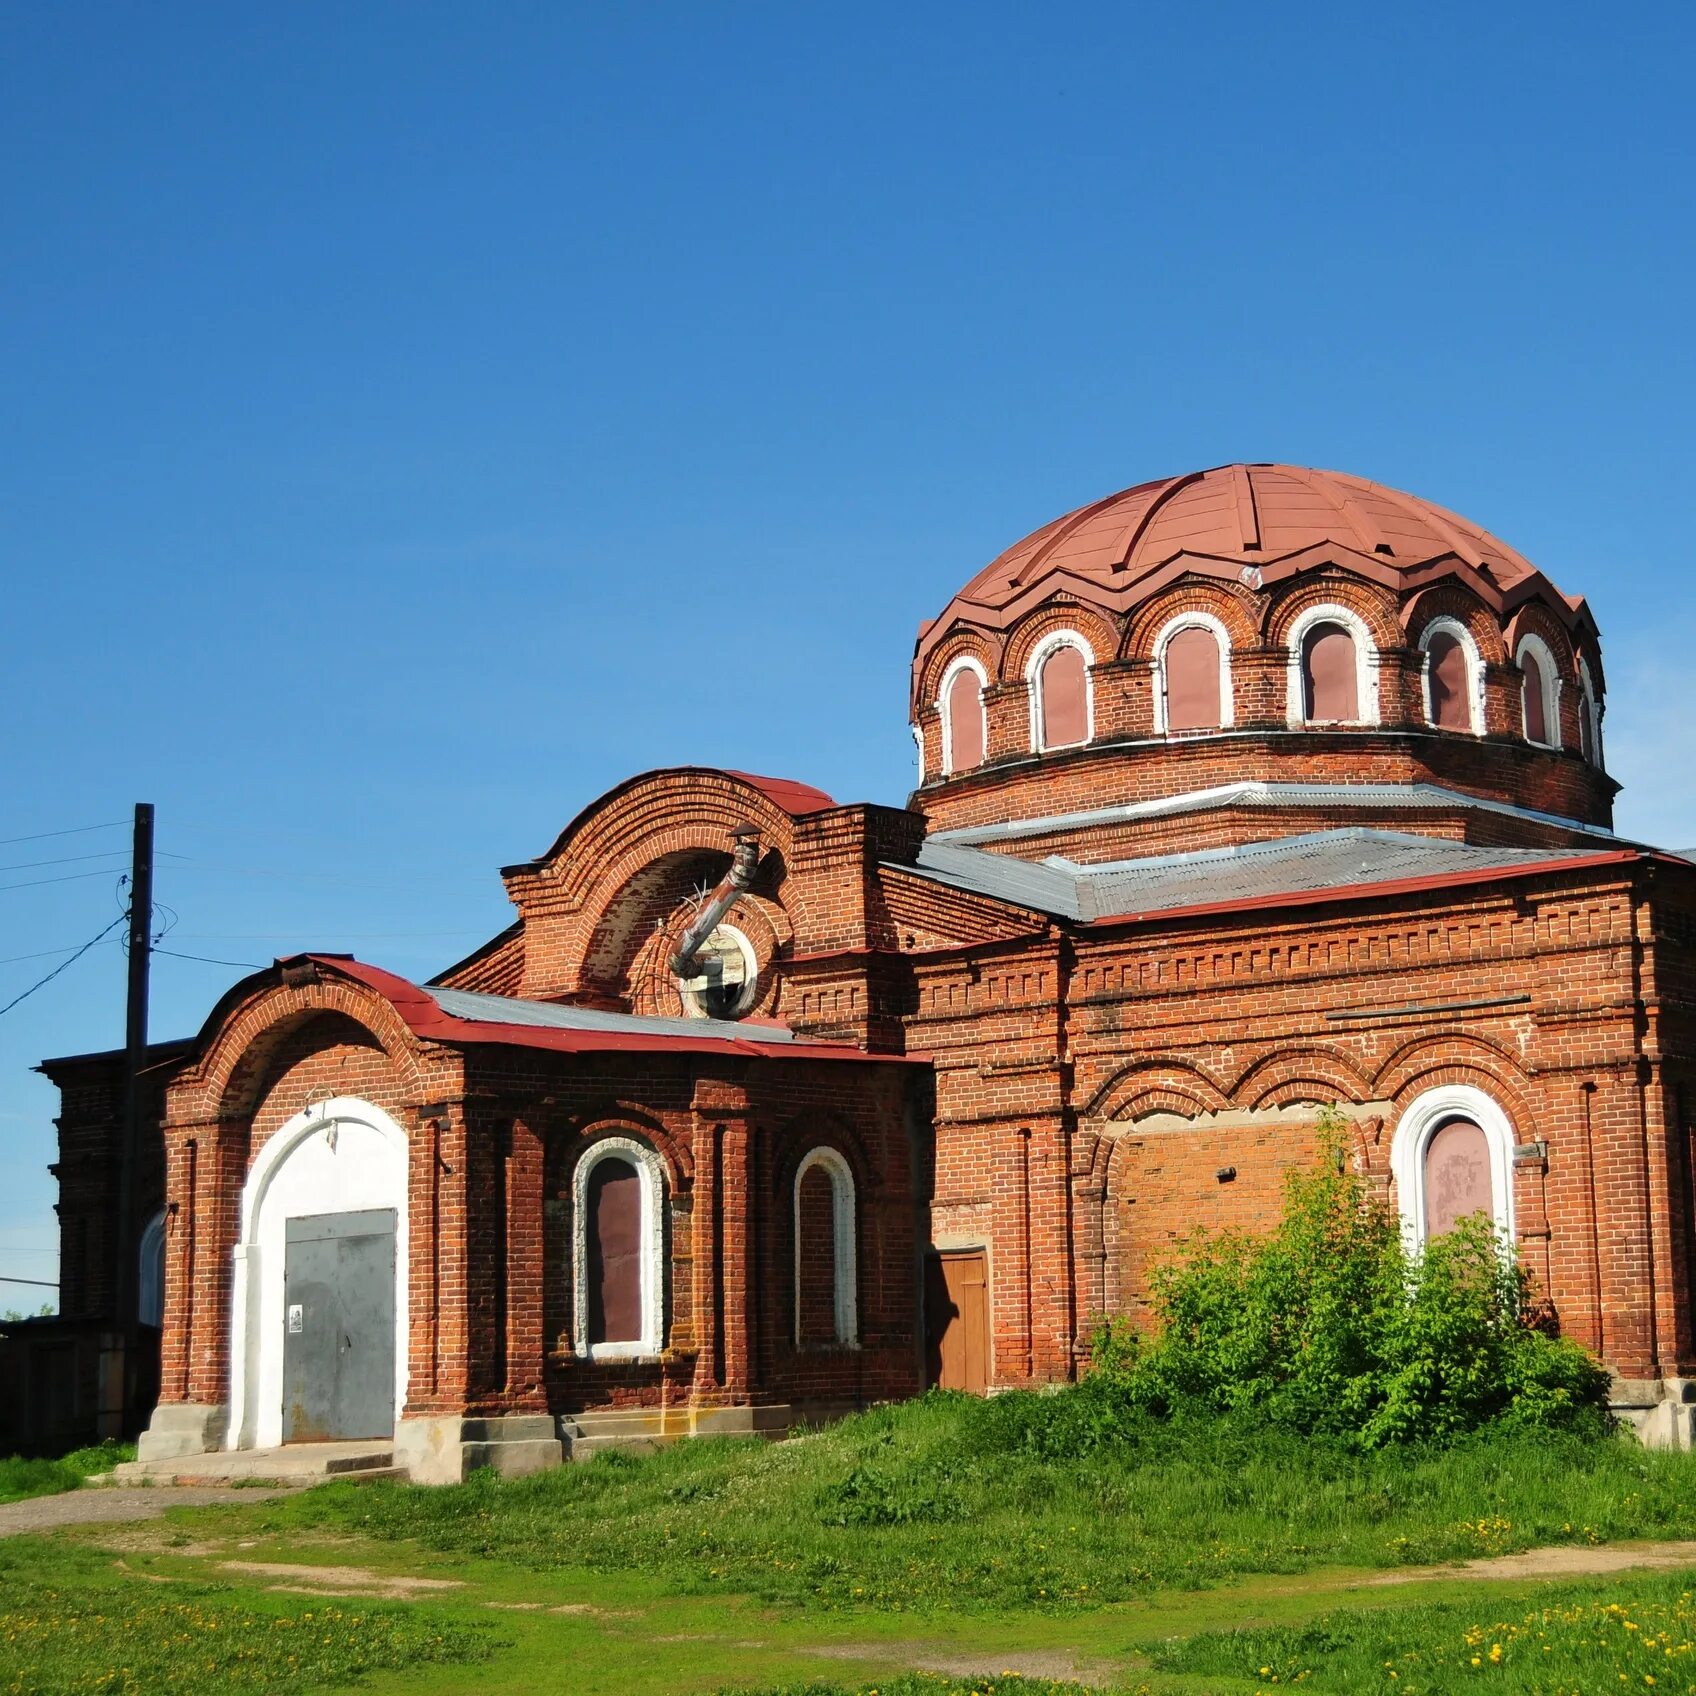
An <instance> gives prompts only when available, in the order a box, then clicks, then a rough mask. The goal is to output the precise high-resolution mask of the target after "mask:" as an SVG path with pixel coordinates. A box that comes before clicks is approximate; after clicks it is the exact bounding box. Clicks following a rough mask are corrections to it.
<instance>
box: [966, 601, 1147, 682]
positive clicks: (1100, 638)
mask: <svg viewBox="0 0 1696 1696" xmlns="http://www.w3.org/2000/svg"><path fill="white" fill-rule="evenodd" d="M1057 630H1075V631H1077V633H1078V634H1079V635H1080V636H1081V637H1083V639H1084V640H1085V641H1086V642H1087V643H1089V646H1090V651H1091V653H1093V654H1094V656H1095V664H1096V665H1098V666H1099V665H1104V664H1106V662H1107V661H1108V660H1110V659H1111V658H1112V657H1113V655H1114V654H1115V653H1117V652H1118V648H1119V632H1118V630H1117V629H1116V628H1115V625H1114V622H1113V621H1112V620H1111V619H1109V618H1107V617H1105V616H1104V615H1103V614H1101V613H1099V612H1097V611H1096V610H1095V608H1094V607H1089V606H1085V605H1084V604H1083V602H1081V601H1048V602H1045V603H1044V604H1043V605H1042V606H1040V607H1038V608H1037V609H1036V611H1035V612H1033V613H1029V614H1027V616H1026V617H1024V618H1023V619H1021V620H1020V621H1019V624H1018V625H1017V627H1016V628H1015V629H1014V630H1013V632H1012V633H1011V635H1009V636H1008V638H1007V643H1006V646H1005V647H1004V648H1003V649H1002V652H1001V666H1000V670H999V671H997V672H992V673H991V674H990V675H991V676H992V677H993V678H994V679H995V681H996V682H998V683H1023V682H1024V681H1025V667H1026V666H1027V665H1028V664H1029V663H1030V657H1031V654H1032V653H1033V652H1034V651H1035V649H1036V648H1037V646H1038V645H1039V644H1040V643H1041V642H1042V641H1043V639H1044V638H1045V637H1048V636H1052V635H1053V634H1054V633H1055V632H1056V631H1057Z"/></svg>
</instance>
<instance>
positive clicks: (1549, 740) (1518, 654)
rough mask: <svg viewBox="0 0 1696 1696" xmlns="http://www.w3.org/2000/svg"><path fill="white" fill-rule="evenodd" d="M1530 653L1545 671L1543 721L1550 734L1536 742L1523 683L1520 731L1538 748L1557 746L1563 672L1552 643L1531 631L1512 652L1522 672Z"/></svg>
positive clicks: (1514, 660)
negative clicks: (1527, 718) (1550, 646)
mask: <svg viewBox="0 0 1696 1696" xmlns="http://www.w3.org/2000/svg"><path fill="white" fill-rule="evenodd" d="M1527 654H1530V655H1531V656H1532V658H1533V659H1535V660H1536V661H1537V664H1538V667H1539V669H1540V670H1541V671H1542V673H1543V724H1544V727H1545V728H1546V729H1547V730H1548V732H1549V734H1548V735H1547V736H1546V737H1545V738H1544V739H1543V740H1542V741H1541V742H1539V741H1537V740H1536V739H1535V738H1534V737H1533V736H1532V734H1531V731H1530V729H1529V727H1528V726H1527V725H1526V722H1525V697H1524V693H1523V688H1524V686H1523V685H1521V695H1520V706H1519V731H1520V734H1521V735H1522V736H1523V737H1524V738H1525V740H1526V741H1527V742H1530V743H1531V744H1532V745H1533V746H1534V747H1537V748H1558V747H1560V745H1561V674H1560V668H1559V667H1558V666H1557V665H1556V664H1555V656H1554V654H1553V653H1552V652H1551V651H1550V649H1549V644H1548V643H1547V642H1545V641H1544V640H1543V638H1542V637H1541V636H1535V635H1532V634H1531V633H1530V632H1529V631H1528V632H1527V633H1526V634H1525V635H1523V636H1521V637H1520V639H1519V644H1518V646H1517V647H1515V649H1514V651H1513V663H1514V664H1515V665H1516V666H1518V667H1519V668H1520V670H1521V672H1522V673H1523V671H1524V669H1525V656H1526V655H1527Z"/></svg>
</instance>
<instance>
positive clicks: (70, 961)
mask: <svg viewBox="0 0 1696 1696" xmlns="http://www.w3.org/2000/svg"><path fill="white" fill-rule="evenodd" d="M0 887H3V886H0ZM128 916H129V915H128V914H126V913H120V914H119V915H118V916H117V918H115V919H114V920H113V921H112V922H111V923H110V924H109V925H107V927H106V928H105V929H104V930H103V931H101V933H100V934H99V935H98V936H91V937H90V938H89V939H88V941H87V942H85V943H84V944H83V945H82V947H81V948H79V949H78V950H77V951H76V953H74V954H73V955H72V956H71V957H70V959H68V960H61V961H60V962H59V964H58V965H56V966H55V967H54V968H53V970H52V971H50V972H49V973H48V974H47V976H46V977H44V978H42V979H40V980H39V981H38V982H36V983H32V984H31V985H30V986H29V988H28V989H26V990H25V991H24V992H23V994H22V995H14V996H13V997H12V999H11V1000H10V1001H8V1002H7V1003H6V1005H5V1006H4V1007H0V1015H3V1014H6V1013H10V1012H11V1010H12V1009H13V1008H14V1007H16V1006H17V1004H18V1003H19V1002H20V1001H27V1000H28V999H29V998H30V996H32V995H34V994H35V992H36V991H37V990H38V989H43V988H45V987H46V986H47V985H48V984H50V983H51V982H52V981H53V980H54V979H55V978H56V977H57V976H58V975H59V974H60V973H61V972H62V971H64V969H65V968H66V967H67V966H74V965H75V964H76V963H77V961H78V960H80V959H81V958H82V957H83V955H85V954H86V953H87V952H88V951H89V949H91V948H92V947H93V946H94V945H95V943H97V942H104V941H105V940H106V938H107V937H108V936H110V935H111V934H112V932H113V931H115V930H116V929H117V928H118V926H119V925H121V924H123V923H124V922H125V920H126V919H127V918H128Z"/></svg>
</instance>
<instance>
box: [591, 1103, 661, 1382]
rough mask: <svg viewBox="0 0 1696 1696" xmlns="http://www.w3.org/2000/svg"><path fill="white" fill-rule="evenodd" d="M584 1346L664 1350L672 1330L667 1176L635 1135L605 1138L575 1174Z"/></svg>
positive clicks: (598, 1350)
mask: <svg viewBox="0 0 1696 1696" xmlns="http://www.w3.org/2000/svg"><path fill="white" fill-rule="evenodd" d="M571 1191H572V1274H573V1276H572V1283H573V1287H574V1292H575V1301H574V1303H573V1307H574V1313H573V1319H574V1325H573V1330H574V1332H575V1340H576V1345H577V1352H578V1354H579V1355H582V1356H584V1357H585V1358H587V1359H591V1360H604V1359H612V1360H619V1359H632V1358H635V1357H638V1356H647V1355H657V1354H658V1353H659V1352H660V1351H661V1349H662V1348H663V1347H664V1341H663V1336H664V1329H665V1224H664V1204H665V1177H664V1173H663V1171H662V1168H661V1165H660V1159H659V1156H658V1155H657V1154H655V1152H654V1151H653V1149H651V1148H649V1147H648V1146H647V1144H645V1143H642V1142H639V1141H637V1140H636V1138H634V1137H629V1136H610V1137H603V1138H602V1139H601V1140H600V1141H599V1142H596V1143H594V1144H592V1145H591V1146H590V1148H589V1150H588V1152H587V1153H585V1154H584V1155H583V1157H582V1158H581V1159H580V1160H579V1161H578V1162H577V1168H576V1170H575V1172H574V1173H573V1174H572V1185H571Z"/></svg>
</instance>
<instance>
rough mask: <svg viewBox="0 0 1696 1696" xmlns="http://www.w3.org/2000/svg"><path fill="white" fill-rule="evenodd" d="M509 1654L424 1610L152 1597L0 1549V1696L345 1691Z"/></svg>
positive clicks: (214, 1588)
mask: <svg viewBox="0 0 1696 1696" xmlns="http://www.w3.org/2000/svg"><path fill="white" fill-rule="evenodd" d="M497 1642H498V1639H497V1637H496V1634H495V1633H494V1632H493V1631H492V1630H491V1629H489V1628H479V1627H475V1626H467V1625H464V1624H459V1623H456V1622H453V1621H451V1620H446V1619H443V1618H441V1617H440V1616H439V1615H435V1614H432V1613H430V1612H427V1611H423V1610H419V1609H416V1608H408V1607H404V1606H392V1605H386V1604H383V1603H376V1602H372V1603H363V1602H361V1603H350V1602H342V1601H324V1600H320V1599H318V1598H316V1597H308V1596H288V1597H283V1596H273V1595H268V1594H256V1593H254V1592H252V1591H246V1592H242V1591H237V1590H235V1589H233V1588H232V1587H230V1586H228V1585H221V1584H207V1583H169V1584H164V1583H157V1584H156V1583H146V1582H141V1581H139V1580H137V1579H135V1578H132V1577H125V1576H124V1575H123V1574H122V1573H120V1572H117V1571H115V1570H114V1568H113V1565H112V1562H111V1561H110V1559H102V1558H101V1557H100V1556H97V1555H94V1554H92V1553H88V1552H84V1551H80V1550H76V1549H70V1548H66V1547H64V1546H61V1545H58V1544H54V1543H51V1542H47V1541H45V1540H38V1539H25V1538H19V1539H15V1540H8V1541H7V1542H5V1543H0V1696H45V1693H46V1692H49V1691H51V1692H53V1693H54V1696H85V1693H87V1696H95V1693H99V1696H112V1693H114V1692H116V1693H120V1696H143V1693H146V1696H153V1693H155V1692H158V1691H164V1690H169V1691H170V1692H171V1693H172V1696H201V1693H203V1692H204V1693H207V1696H239V1693H241V1692H246V1691H256V1690H279V1689H288V1690H307V1689H333V1688H336V1687H337V1686H343V1685H347V1684H352V1683H356V1682H359V1681H360V1680H362V1679H363V1678H364V1676H365V1675H366V1674H368V1673H373V1672H379V1671H385V1670H391V1669H397V1668H404V1667H414V1666H422V1665H426V1664H429V1663H441V1662H466V1661H473V1660H479V1659H483V1658H486V1657H487V1656H489V1655H490V1654H492V1653H493V1652H494V1649H495V1647H496V1646H497Z"/></svg>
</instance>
